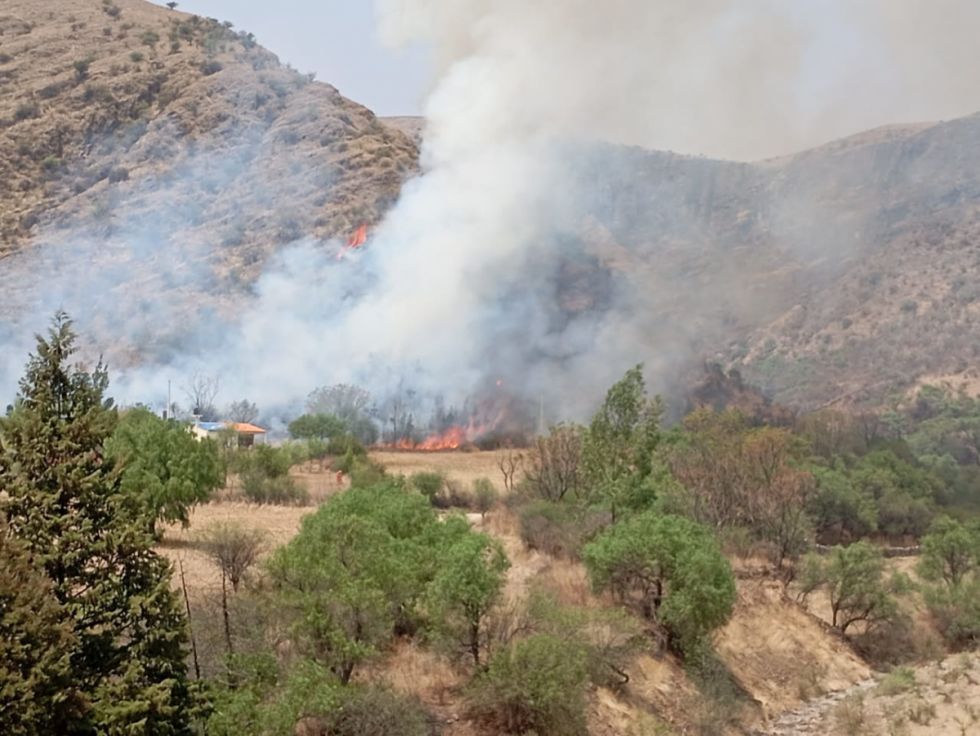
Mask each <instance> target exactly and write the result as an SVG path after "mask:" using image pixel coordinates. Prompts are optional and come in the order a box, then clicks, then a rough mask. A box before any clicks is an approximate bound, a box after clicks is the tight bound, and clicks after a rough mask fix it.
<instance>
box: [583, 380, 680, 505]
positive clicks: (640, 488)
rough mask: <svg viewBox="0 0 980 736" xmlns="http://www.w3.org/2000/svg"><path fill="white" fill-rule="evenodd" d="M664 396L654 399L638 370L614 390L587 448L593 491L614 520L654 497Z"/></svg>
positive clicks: (598, 415)
mask: <svg viewBox="0 0 980 736" xmlns="http://www.w3.org/2000/svg"><path fill="white" fill-rule="evenodd" d="M662 414H663V406H662V404H661V402H660V399H659V398H649V397H648V396H647V395H646V389H645V386H644V382H643V368H642V366H639V365H638V366H636V367H634V368H631V369H630V370H629V371H627V372H626V375H625V376H624V377H623V378H622V379H621V380H620V381H619V382H618V383H616V384H614V385H613V386H612V388H610V389H609V391H608V393H607V394H606V399H605V401H604V402H603V404H602V406H601V407H600V408H599V410H598V411H597V412H596V414H595V416H593V418H592V422H591V424H590V425H589V429H588V432H587V433H586V435H585V438H584V442H583V445H582V467H583V470H584V476H585V483H586V485H587V488H588V492H589V493H590V494H592V495H593V496H594V497H596V498H597V499H600V500H602V501H604V502H605V503H606V504H608V506H609V509H610V511H611V512H612V514H613V519H614V520H615V519H616V518H617V515H618V514H619V513H621V512H622V511H624V510H627V509H630V508H633V509H636V508H642V507H643V506H644V505H646V504H647V503H648V501H649V500H650V497H651V496H652V488H651V485H650V481H651V478H652V476H653V472H654V466H653V451H654V449H656V447H657V445H658V444H659V442H660V439H661V434H660V418H661V416H662Z"/></svg>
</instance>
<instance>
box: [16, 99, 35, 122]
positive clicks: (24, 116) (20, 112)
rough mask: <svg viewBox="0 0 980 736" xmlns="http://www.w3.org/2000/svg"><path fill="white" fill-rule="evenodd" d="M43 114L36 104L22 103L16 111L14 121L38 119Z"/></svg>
mask: <svg viewBox="0 0 980 736" xmlns="http://www.w3.org/2000/svg"><path fill="white" fill-rule="evenodd" d="M40 114H41V107H40V105H38V104H37V103H36V102H22V103H20V104H19V105H17V108H16V109H15V110H14V120H16V121H18V122H19V121H21V120H28V119H29V118H36V117H38V116H39V115H40Z"/></svg>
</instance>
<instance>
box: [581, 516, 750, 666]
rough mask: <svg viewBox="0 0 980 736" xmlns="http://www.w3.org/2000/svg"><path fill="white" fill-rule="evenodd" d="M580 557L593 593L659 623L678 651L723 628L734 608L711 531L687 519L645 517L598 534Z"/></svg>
mask: <svg viewBox="0 0 980 736" xmlns="http://www.w3.org/2000/svg"><path fill="white" fill-rule="evenodd" d="M583 557H584V561H585V565H586V567H587V568H588V571H589V577H590V578H591V579H592V585H593V586H594V587H595V588H596V590H600V591H601V590H607V589H609V590H612V591H613V593H614V594H615V595H616V596H617V597H618V598H619V600H621V601H622V602H624V603H629V604H631V605H633V606H635V607H636V608H637V609H638V610H639V611H640V612H641V613H642V614H643V616H644V617H646V618H649V619H651V620H654V621H657V622H659V623H660V624H662V625H663V626H664V628H665V629H666V631H667V634H668V640H669V641H670V642H671V643H672V644H674V645H677V646H678V647H679V648H680V649H681V650H682V651H690V650H691V649H692V648H693V647H696V646H697V645H699V644H700V643H701V642H702V641H703V640H704V638H705V637H706V636H707V635H708V634H709V633H710V632H711V631H712V630H713V629H715V628H717V627H718V626H721V625H722V624H724V623H725V622H726V621H727V620H728V617H729V616H730V615H731V612H732V608H733V607H734V605H735V581H734V577H733V576H732V571H731V567H730V566H729V564H728V561H727V560H726V559H725V557H724V556H723V555H722V553H721V550H720V548H719V546H718V542H717V541H716V540H715V538H714V536H712V534H711V532H710V531H709V530H708V529H707V528H705V527H704V526H701V525H700V524H698V523H696V522H694V521H691V520H690V519H685V518H683V517H679V516H669V515H667V516H661V515H658V514H657V513H655V512H652V511H647V512H644V513H642V514H639V515H637V516H635V517H632V518H630V519H627V520H626V521H624V522H621V523H619V524H616V525H614V526H612V527H610V528H609V529H607V530H606V531H605V532H603V533H602V534H600V535H599V537H598V538H596V540H595V541H594V542H591V543H590V544H588V545H586V547H585V550H584V552H583Z"/></svg>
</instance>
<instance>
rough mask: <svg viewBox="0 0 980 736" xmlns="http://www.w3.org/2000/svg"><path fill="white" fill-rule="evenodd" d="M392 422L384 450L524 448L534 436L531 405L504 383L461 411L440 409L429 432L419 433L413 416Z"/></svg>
mask: <svg viewBox="0 0 980 736" xmlns="http://www.w3.org/2000/svg"><path fill="white" fill-rule="evenodd" d="M460 417H462V418H460ZM389 422H390V426H391V430H390V431H389V432H387V434H388V437H387V439H386V440H385V441H383V442H382V443H381V444H380V447H382V448H384V449H388V450H402V451H406V452H440V451H447V450H467V449H471V450H473V449H481V450H486V449H495V448H498V447H502V446H505V445H515V446H521V445H524V444H526V443H527V441H528V438H529V437H531V436H532V435H533V434H534V420H533V412H531V411H530V404H529V403H528V402H527V401H524V400H522V399H519V398H517V397H516V396H513V395H511V394H510V393H508V392H506V391H504V390H503V382H502V381H496V382H495V384H494V385H493V387H492V388H491V389H490V390H489V391H487V392H486V393H485V394H483V395H482V396H480V397H479V398H477V399H471V400H468V401H467V402H466V403H465V404H464V405H463V409H462V410H461V411H457V410H455V409H449V410H444V409H442V408H441V407H439V408H437V409H436V411H435V412H434V414H433V418H432V421H431V422H430V431H429V432H428V433H420V432H418V431H417V430H416V428H415V427H414V426H413V419H412V416H411V415H408V416H407V418H404V419H403V420H401V421H399V418H398V417H397V416H396V415H394V414H393V415H392V417H391V418H390V419H389Z"/></svg>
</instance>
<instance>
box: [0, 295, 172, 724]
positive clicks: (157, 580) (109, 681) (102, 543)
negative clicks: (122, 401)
mask: <svg viewBox="0 0 980 736" xmlns="http://www.w3.org/2000/svg"><path fill="white" fill-rule="evenodd" d="M75 351H76V348H75V334H74V332H73V330H72V323H71V320H70V319H69V318H68V316H67V315H66V314H64V313H63V312H59V313H58V314H57V315H56V316H55V318H54V320H53V322H52V327H51V329H50V331H49V334H48V337H47V338H44V337H41V336H38V338H37V353H36V354H35V355H32V356H31V357H30V359H29V361H28V364H27V368H26V372H25V375H24V378H23V379H22V380H21V382H20V392H19V395H18V398H17V401H16V404H15V406H14V408H13V410H12V411H11V412H10V413H9V414H8V416H7V417H5V418H4V419H3V420H2V421H0V489H2V490H3V491H5V496H4V497H3V501H2V502H0V510H2V511H3V512H4V513H5V515H6V517H7V520H8V523H9V529H10V533H11V535H12V536H13V537H14V538H16V539H17V540H18V542H19V543H20V544H21V545H23V547H24V549H25V550H26V552H27V554H29V555H31V556H32V558H33V560H34V562H35V563H36V564H37V566H38V568H39V569H40V570H42V571H43V573H44V575H45V577H46V578H48V580H49V581H50V590H51V593H52V594H53V596H54V599H55V600H56V601H57V605H58V607H59V608H58V610H59V611H60V616H59V617H58V618H60V619H61V620H60V622H58V624H59V625H64V626H65V627H67V630H68V632H69V633H70V638H69V639H67V640H66V641H65V643H64V652H65V654H66V655H67V658H68V661H69V662H70V682H71V686H70V687H71V690H70V692H65V693H63V697H66V698H68V699H72V700H77V701H78V702H81V703H83V708H82V709H81V712H79V713H78V714H77V715H76V716H75V717H72V718H71V719H68V720H65V721H64V722H60V723H57V724H54V725H53V726H52V727H51V728H50V729H48V730H44V729H42V730H41V731H38V733H59V734H66V735H70V736H71V735H74V734H95V733H107V734H160V735H161V736H169V735H171V734H186V733H189V723H188V710H189V694H188V688H187V681H186V668H185V665H184V643H185V629H184V620H183V616H182V613H181V610H180V607H179V605H178V601H177V599H176V597H175V596H174V594H173V592H172V591H171V589H170V585H169V582H170V567H169V564H168V563H167V562H166V561H165V560H164V559H162V558H161V557H159V556H158V555H157V554H156V553H155V552H153V550H152V549H151V544H152V539H151V538H150V536H149V535H148V534H147V533H146V524H145V523H144V522H143V520H142V517H141V508H140V504H139V503H138V502H137V501H135V500H134V499H133V498H132V496H130V495H129V494H125V493H123V491H122V489H121V477H120V473H119V472H118V469H116V468H115V467H114V465H113V463H112V462H111V461H110V460H109V459H108V458H107V457H106V454H105V452H104V442H105V440H106V439H107V438H108V437H109V435H110V434H111V432H112V431H113V428H114V426H115V424H116V412H115V409H114V408H113V406H112V402H111V400H109V399H106V398H105V390H106V388H107V386H108V374H107V371H106V368H105V366H104V365H102V363H101V362H100V363H99V364H98V365H96V367H95V368H94V369H93V370H92V371H87V370H85V369H84V368H83V367H81V366H79V365H76V364H72V363H71V362H70V361H71V358H72V355H73V354H74V353H75ZM52 625H55V623H54V622H52ZM0 731H4V729H3V728H2V724H0Z"/></svg>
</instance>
